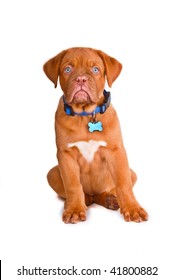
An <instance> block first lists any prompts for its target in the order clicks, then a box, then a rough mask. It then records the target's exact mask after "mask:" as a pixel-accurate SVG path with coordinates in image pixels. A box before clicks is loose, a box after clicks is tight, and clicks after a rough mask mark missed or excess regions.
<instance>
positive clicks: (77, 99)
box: [43, 48, 148, 223]
mask: <svg viewBox="0 0 173 280" xmlns="http://www.w3.org/2000/svg"><path fill="white" fill-rule="evenodd" d="M43 69H44V72H45V74H46V75H47V77H48V78H49V79H50V80H51V81H52V82H53V83H54V85H55V87H56V86H57V81H58V79H59V82H60V86H61V88H62V91H63V93H64V94H63V96H61V98H60V101H59V105H58V108H57V111H56V115H55V131H56V145H57V159H58V165H57V166H55V167H54V168H52V169H51V170H50V171H49V173H48V182H49V184H50V186H51V187H52V188H53V190H54V191H55V192H56V193H57V194H58V195H59V196H60V197H62V198H64V199H65V207H64V212H63V217H62V219H63V221H64V222H65V223H77V222H79V221H85V220H86V210H87V206H89V205H90V204H92V203H97V204H99V205H102V206H104V207H106V208H108V209H113V210H117V209H118V208H120V212H121V214H122V215H123V216H124V219H125V221H134V222H140V221H146V220H147V217H148V215H147V213H146V211H145V210H144V209H143V208H142V207H141V206H140V205H139V203H138V202H137V200H136V198H135V196H134V193H133V190H132V188H133V185H134V184H135V182H136V179H137V178H136V174H135V173H134V171H132V169H130V167H129V163H128V159H127V154H126V151H125V148H124V145H123V139H122V135H121V130H120V124H119V120H118V117H117V114H116V111H115V110H114V108H113V106H112V104H111V102H110V98H111V96H110V92H107V91H105V90H104V85H105V79H107V82H108V85H109V87H111V86H112V83H113V82H114V81H115V80H116V78H117V77H118V76H119V74H120V72H121V69H122V65H121V63H120V62H118V61H117V60H116V59H115V58H113V57H110V56H109V55H107V54H106V53H104V52H102V51H100V50H96V49H92V48H70V49H67V50H64V51H62V52H61V53H59V54H58V55H56V56H55V57H53V58H51V59H50V60H49V61H47V62H46V63H45V64H44V66H43Z"/></svg>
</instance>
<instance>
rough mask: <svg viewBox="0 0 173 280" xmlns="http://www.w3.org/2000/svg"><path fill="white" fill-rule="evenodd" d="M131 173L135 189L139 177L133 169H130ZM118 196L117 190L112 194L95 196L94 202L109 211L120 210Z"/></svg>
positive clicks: (106, 193) (111, 192) (105, 193)
mask: <svg viewBox="0 0 173 280" xmlns="http://www.w3.org/2000/svg"><path fill="white" fill-rule="evenodd" d="M130 172H131V180H132V187H133V186H134V184H135V183H136V180H137V176H136V173H135V172H134V171H133V170H132V169H130ZM116 196H117V195H116V189H114V190H112V191H110V192H103V193H101V194H98V195H95V196H94V202H95V203H96V204H99V205H102V206H104V207H106V208H108V209H112V210H118V209H119V205H118V202H117V198H116Z"/></svg>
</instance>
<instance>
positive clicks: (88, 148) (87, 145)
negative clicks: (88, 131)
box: [68, 140, 107, 162]
mask: <svg viewBox="0 0 173 280" xmlns="http://www.w3.org/2000/svg"><path fill="white" fill-rule="evenodd" d="M100 146H103V147H106V146H107V143H106V142H105V141H94V140H90V141H89V142H86V141H79V142H74V143H69V144H68V147H69V148H71V147H77V148H78V149H79V151H80V153H81V154H82V156H83V157H84V158H85V159H86V160H87V161H88V162H91V161H93V159H94V154H95V152H97V151H98V149H99V147H100Z"/></svg>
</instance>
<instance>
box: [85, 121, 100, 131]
mask: <svg viewBox="0 0 173 280" xmlns="http://www.w3.org/2000/svg"><path fill="white" fill-rule="evenodd" d="M88 127H89V132H93V131H102V130H103V127H102V122H89V123H88Z"/></svg>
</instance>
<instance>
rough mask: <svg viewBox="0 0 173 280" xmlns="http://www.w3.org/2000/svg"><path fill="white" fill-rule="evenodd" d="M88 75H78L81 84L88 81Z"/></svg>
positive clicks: (78, 81)
mask: <svg viewBox="0 0 173 280" xmlns="http://www.w3.org/2000/svg"><path fill="white" fill-rule="evenodd" d="M87 80H88V79H87V77H86V76H78V77H77V79H76V81H77V83H78V84H79V85H83V84H84V83H86V81H87Z"/></svg>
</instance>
